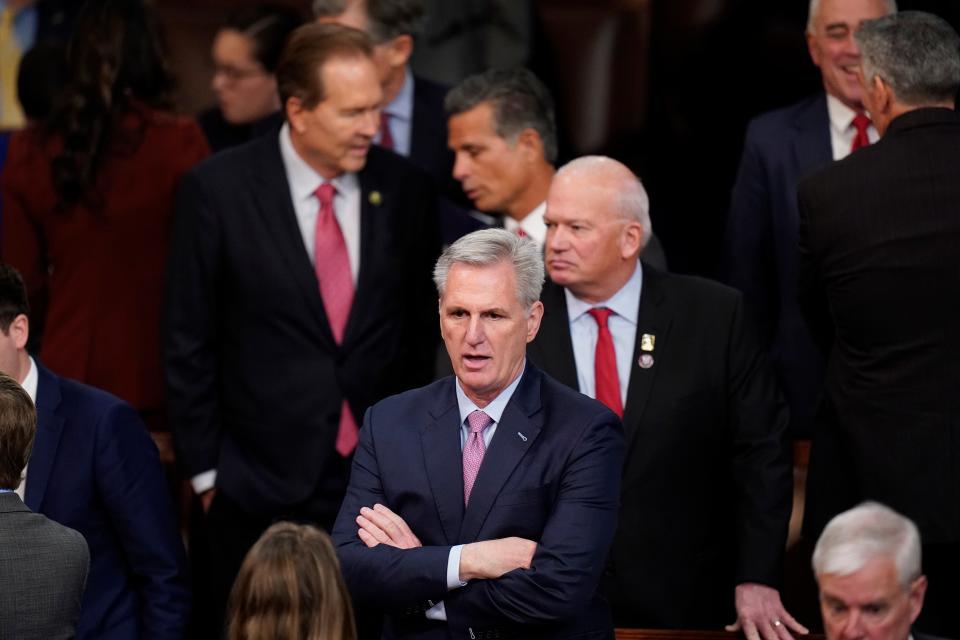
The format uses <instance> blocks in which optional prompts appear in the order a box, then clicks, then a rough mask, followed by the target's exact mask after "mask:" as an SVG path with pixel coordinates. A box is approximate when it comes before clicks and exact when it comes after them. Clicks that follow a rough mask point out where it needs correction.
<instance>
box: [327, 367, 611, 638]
mask: <svg viewBox="0 0 960 640" xmlns="http://www.w3.org/2000/svg"><path fill="white" fill-rule="evenodd" d="M460 424H461V421H460V413H459V409H458V404H457V398H456V391H455V390H454V378H453V377H452V376H451V377H447V378H444V379H442V380H439V381H437V382H435V383H433V384H431V385H429V386H427V387H424V388H421V389H415V390H413V391H408V392H407V393H403V394H400V395H398V396H394V397H392V398H388V399H386V400H384V401H383V402H381V403H378V404H377V405H375V406H374V407H373V408H371V409H370V411H368V412H367V415H366V418H365V419H364V426H363V430H362V431H361V434H360V445H359V447H358V449H357V455H356V458H355V460H354V464H353V473H352V475H351V478H350V489H349V491H348V492H347V497H346V498H345V499H344V501H343V507H342V509H341V511H340V515H339V517H338V518H337V525H336V527H335V528H334V531H333V539H334V541H335V543H336V545H337V553H338V555H339V557H340V561H341V566H342V568H343V574H344V577H345V579H346V581H347V585H348V586H349V588H350V591H351V593H352V595H353V598H354V601H355V602H356V603H358V604H360V605H367V604H374V605H376V606H379V607H383V608H385V609H386V610H387V611H388V616H387V625H386V633H385V636H384V637H386V638H398V639H399V638H405V639H411V640H412V639H413V638H417V639H418V640H433V639H436V640H446V639H447V638H488V639H491V640H492V639H493V638H518V639H519V638H523V639H525V640H526V639H534V638H539V639H544V640H545V639H547V638H550V639H554V638H557V639H559V638H581V639H584V640H586V639H587V638H591V639H606V638H612V637H613V633H612V631H613V627H612V623H611V621H610V611H609V607H608V606H607V603H606V602H605V601H604V599H603V598H602V597H601V596H599V595H598V593H597V583H598V580H599V578H600V573H601V571H602V569H603V561H604V557H605V556H606V553H607V549H608V548H609V546H610V541H611V539H612V537H613V532H614V528H615V526H616V504H617V500H616V496H617V493H618V489H619V474H618V473H617V469H618V468H619V467H620V464H621V463H622V461H623V429H622V428H621V426H620V423H619V421H618V420H617V417H616V416H615V415H613V413H611V412H610V411H609V410H608V409H607V408H606V407H604V406H603V405H602V404H600V403H599V402H596V401H594V400H591V399H589V398H587V397H585V396H582V395H580V394H578V393H575V392H572V391H571V390H570V389H568V388H567V387H565V386H564V385H562V384H560V383H558V382H557V381H556V380H553V379H551V378H550V377H549V376H545V375H544V374H543V373H541V372H540V371H539V370H538V369H537V368H536V367H534V366H533V365H531V364H530V363H527V367H526V370H525V371H524V373H523V377H522V378H521V380H520V382H519V383H518V385H517V388H516V390H515V391H514V394H513V396H512V397H511V398H510V401H509V402H508V403H507V406H506V408H505V409H504V412H503V415H502V417H501V420H500V422H499V423H498V425H497V430H496V432H495V433H494V435H493V440H491V442H490V446H489V447H488V448H487V452H486V455H485V456H484V459H483V465H482V466H481V467H480V472H479V474H478V475H477V480H476V484H475V485H474V489H473V493H472V494H471V497H470V504H469V505H468V506H467V507H466V508H465V507H464V505H463V466H462V453H461V447H460ZM376 502H380V503H383V504H385V505H386V506H388V507H390V508H391V509H392V510H393V511H395V512H396V513H398V514H399V515H400V516H401V517H402V518H403V519H404V520H405V521H406V522H407V524H408V525H409V526H410V528H411V530H412V531H413V532H414V533H415V534H416V535H417V536H418V537H419V538H420V540H421V541H422V542H423V545H424V546H422V547H420V548H417V549H409V550H400V549H396V548H393V547H389V546H387V545H378V546H376V547H373V548H367V547H366V545H364V544H363V542H361V541H360V539H359V538H358V537H357V525H356V523H355V519H356V517H357V515H358V514H359V513H360V508H361V507H364V506H367V507H372V506H373V505H374V503H376ZM509 536H520V537H523V538H527V539H529V540H534V541H536V542H537V545H538V547H537V551H536V553H535V554H534V557H533V562H532V566H531V568H530V569H529V570H521V569H517V570H514V571H511V572H509V573H507V574H505V575H503V576H501V577H500V578H498V579H496V580H474V581H472V582H471V583H470V584H468V585H466V586H464V587H461V588H458V589H454V590H453V591H449V590H448V589H447V560H448V557H449V553H450V549H451V547H452V546H453V545H457V544H467V543H471V542H477V541H480V540H492V539H497V538H505V537H509ZM427 600H432V601H433V602H437V601H440V600H443V602H444V605H445V608H446V614H447V620H448V622H445V623H444V622H435V621H431V620H428V619H427V618H426V617H425V615H424V610H425V608H426V607H425V606H422V603H425V602H426V601H427Z"/></svg>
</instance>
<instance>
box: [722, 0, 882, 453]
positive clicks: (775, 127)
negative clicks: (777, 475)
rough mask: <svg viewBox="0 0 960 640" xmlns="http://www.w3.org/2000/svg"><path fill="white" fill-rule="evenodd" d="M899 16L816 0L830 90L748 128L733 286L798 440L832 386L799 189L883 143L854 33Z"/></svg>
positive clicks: (811, 34) (822, 64)
mask: <svg viewBox="0 0 960 640" xmlns="http://www.w3.org/2000/svg"><path fill="white" fill-rule="evenodd" d="M896 10H897V5H896V2H895V1H894V0H810V11H809V18H808V21H807V46H808V48H809V50H810V57H811V58H812V59H813V63H814V64H815V65H816V66H817V67H819V69H820V75H821V76H822V79H823V89H824V90H823V92H821V93H817V94H816V95H814V96H811V97H809V98H806V99H804V100H802V101H800V102H798V103H796V104H794V105H791V106H789V107H785V108H783V109H778V110H776V111H771V112H769V113H765V114H762V115H760V116H758V117H757V118H756V119H754V120H753V121H752V122H751V123H750V125H749V126H748V127H747V136H746V141H745V142H744V148H743V157H742V159H741V161H740V169H739V172H738V174H737V181H736V183H735V184H734V187H733V195H732V198H731V205H730V215H729V218H728V221H727V238H726V248H725V253H726V257H725V263H726V264H725V270H726V280H727V282H729V284H731V285H733V286H734V287H736V288H737V289H740V291H742V292H743V296H744V303H745V305H746V308H747V310H748V311H749V312H751V313H752V314H753V315H755V316H756V317H757V320H758V324H759V328H760V330H761V332H762V336H763V342H764V345H765V346H766V347H767V348H768V350H769V354H770V358H771V361H772V363H773V366H774V368H775V370H776V372H777V377H778V379H779V380H780V381H781V383H782V385H783V391H784V395H785V396H786V399H787V404H788V405H789V406H790V428H789V431H790V434H791V435H792V436H794V437H797V436H801V437H809V435H810V432H811V428H812V423H813V414H814V408H815V407H816V401H817V398H818V397H819V394H820V386H821V384H822V382H823V358H822V357H821V356H820V354H819V353H818V352H817V350H816V348H814V345H813V341H812V340H811V338H810V333H809V331H808V330H807V327H806V325H805V324H804V322H803V318H802V316H801V314H800V307H799V306H798V304H797V265H798V261H799V255H798V253H797V225H798V221H799V219H800V216H799V214H798V213H797V184H798V183H799V182H800V179H801V178H802V177H803V176H804V175H807V174H808V173H810V172H811V171H813V170H816V169H817V168H819V167H822V166H825V165H827V164H829V163H830V162H831V161H832V160H839V159H840V158H843V157H845V156H847V155H848V154H849V153H850V152H851V150H852V149H853V148H854V146H857V147H859V146H862V145H864V144H868V143H870V142H874V141H876V139H877V132H876V129H875V128H874V126H873V125H871V124H870V122H869V120H868V119H867V117H866V114H865V113H864V106H863V99H862V93H861V90H860V86H859V84H858V83H857V77H856V73H855V71H856V65H857V63H858V61H859V59H860V52H859V49H858V48H857V44H856V42H855V41H854V39H853V34H854V32H855V31H856V30H857V27H858V26H859V25H860V23H861V22H862V21H863V20H868V19H870V18H876V17H879V16H882V15H885V14H887V13H892V12H894V11H896ZM858 127H860V128H859V129H858Z"/></svg>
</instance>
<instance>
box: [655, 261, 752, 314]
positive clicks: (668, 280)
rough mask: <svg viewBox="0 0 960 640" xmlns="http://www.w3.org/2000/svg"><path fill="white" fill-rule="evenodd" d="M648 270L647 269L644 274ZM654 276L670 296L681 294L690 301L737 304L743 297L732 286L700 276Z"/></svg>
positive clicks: (665, 274)
mask: <svg viewBox="0 0 960 640" xmlns="http://www.w3.org/2000/svg"><path fill="white" fill-rule="evenodd" d="M650 271H652V270H651V269H647V270H646V271H645V275H646V273H647V272H650ZM654 277H656V278H658V279H659V283H658V284H659V286H661V287H663V289H664V290H665V291H666V292H668V293H669V294H670V295H671V296H682V297H684V298H685V299H686V300H687V301H688V302H691V303H694V302H698V301H699V302H700V303H701V304H706V305H711V304H720V305H730V304H737V303H738V302H739V301H740V299H741V298H742V297H743V294H741V293H740V291H738V290H737V289H734V288H733V287H730V286H728V285H725V284H722V283H720V282H717V281H716V280H710V279H708V278H702V277H700V276H691V275H682V274H678V273H664V272H655V274H654ZM641 295H643V294H642V293H641Z"/></svg>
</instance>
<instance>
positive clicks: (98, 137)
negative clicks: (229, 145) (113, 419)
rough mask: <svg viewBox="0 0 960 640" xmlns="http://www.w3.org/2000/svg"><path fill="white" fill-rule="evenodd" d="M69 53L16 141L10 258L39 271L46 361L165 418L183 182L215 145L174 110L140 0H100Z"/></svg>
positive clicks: (37, 308) (31, 282)
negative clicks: (169, 263)
mask: <svg viewBox="0 0 960 640" xmlns="http://www.w3.org/2000/svg"><path fill="white" fill-rule="evenodd" d="M67 55H68V61H67V64H68V68H69V76H68V77H69V78H70V80H69V82H68V84H67V86H66V87H65V88H64V90H63V92H62V93H61V94H60V95H59V97H58V99H57V102H56V103H55V105H54V107H53V109H52V111H51V113H50V115H49V117H48V118H47V119H46V120H45V121H43V122H41V123H37V124H34V125H32V126H30V127H28V128H27V129H25V130H23V131H20V132H17V133H16V134H15V135H14V136H13V138H12V139H11V141H10V148H9V155H8V157H7V163H6V166H5V169H4V175H3V178H2V190H3V212H4V234H3V259H4V260H5V261H6V262H8V263H10V264H12V265H13V266H15V267H16V268H17V269H19V270H20V272H21V273H22V274H23V277H24V280H25V282H26V284H27V290H28V293H29V296H30V302H31V305H32V308H33V313H32V318H31V319H32V320H33V322H34V327H33V328H34V331H31V334H32V335H38V336H40V340H41V345H40V347H41V348H40V355H41V357H42V359H43V361H44V363H45V364H46V365H47V366H49V367H50V368H51V369H53V370H54V371H56V372H57V373H58V374H61V375H63V376H66V377H69V378H74V379H77V380H80V381H82V382H86V383H88V384H91V385H93V386H96V387H99V388H101V389H105V390H107V391H109V392H111V393H113V394H115V395H117V396H120V397H121V398H123V399H124V400H126V401H128V402H130V403H131V404H132V405H133V406H134V407H135V408H136V409H137V410H139V411H140V413H141V415H142V416H143V418H144V420H145V421H146V423H147V425H148V426H149V427H150V428H151V430H162V428H163V427H164V420H163V405H164V402H163V396H164V393H163V376H162V368H161V364H160V305H161V299H162V292H163V283H164V268H165V262H166V257H167V239H168V235H169V227H170V223H171V217H172V214H173V196H174V190H175V189H176V186H177V183H178V181H179V178H180V176H181V174H183V173H184V172H185V171H186V170H187V169H189V168H190V167H191V166H193V165H194V164H196V163H197V162H199V161H200V160H201V159H202V158H204V157H205V156H206V155H207V154H208V153H209V151H208V148H207V145H206V142H205V141H204V139H203V134H202V133H201V132H200V129H199V127H197V125H196V123H195V122H193V121H192V120H190V119H187V118H181V117H177V116H174V115H172V114H171V113H170V112H169V111H168V108H169V106H170V91H171V88H172V86H173V82H172V79H171V76H170V73H169V70H168V68H167V64H166V61H165V58H164V55H163V50H162V47H161V41H160V37H159V33H158V31H157V27H156V24H155V23H154V20H153V16H152V15H151V14H150V13H148V12H147V9H146V7H145V6H144V4H143V2H142V1H141V0H91V1H89V2H87V3H86V4H85V5H84V6H83V8H82V9H81V12H80V15H79V17H78V21H77V24H76V27H75V31H74V35H73V38H72V41H71V42H70V45H69V48H68V52H67Z"/></svg>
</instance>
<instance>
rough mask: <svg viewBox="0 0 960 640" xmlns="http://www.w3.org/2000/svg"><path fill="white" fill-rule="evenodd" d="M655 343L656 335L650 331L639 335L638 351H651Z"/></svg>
mask: <svg viewBox="0 0 960 640" xmlns="http://www.w3.org/2000/svg"><path fill="white" fill-rule="evenodd" d="M656 344H657V336H655V335H653V334H652V333H645V334H643V335H642V336H640V351H653V347H654V345H656Z"/></svg>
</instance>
